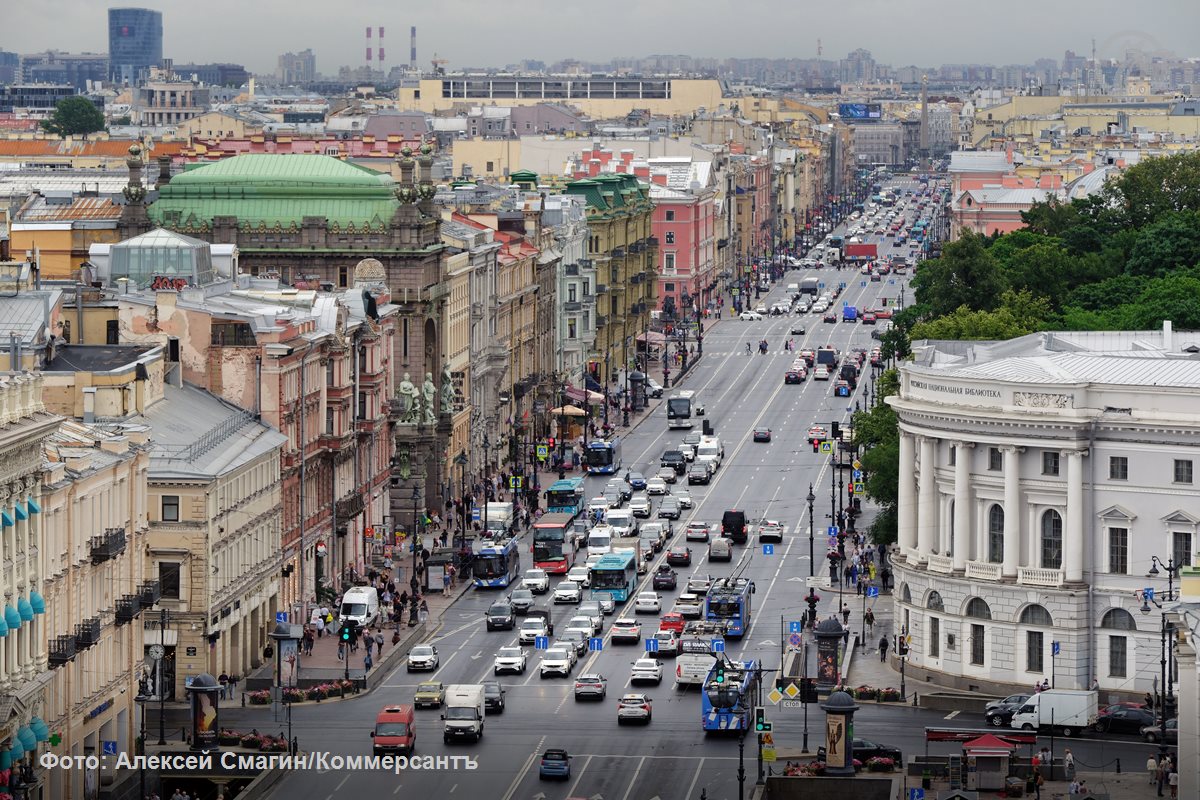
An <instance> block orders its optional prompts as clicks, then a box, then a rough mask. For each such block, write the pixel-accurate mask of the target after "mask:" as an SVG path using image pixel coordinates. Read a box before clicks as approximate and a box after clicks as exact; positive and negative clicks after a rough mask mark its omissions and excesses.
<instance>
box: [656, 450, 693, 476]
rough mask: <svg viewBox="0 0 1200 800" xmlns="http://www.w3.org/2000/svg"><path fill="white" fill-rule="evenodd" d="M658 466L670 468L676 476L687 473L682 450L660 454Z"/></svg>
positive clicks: (685, 459) (685, 460)
mask: <svg viewBox="0 0 1200 800" xmlns="http://www.w3.org/2000/svg"><path fill="white" fill-rule="evenodd" d="M659 466H660V467H670V468H671V469H673V470H675V474H676V475H682V474H683V473H685V472H687V458H686V457H684V455H683V451H682V450H668V451H666V452H665V453H663V454H662V459H661V460H660V461H659Z"/></svg>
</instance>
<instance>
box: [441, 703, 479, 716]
mask: <svg viewBox="0 0 1200 800" xmlns="http://www.w3.org/2000/svg"><path fill="white" fill-rule="evenodd" d="M475 714H476V711H475V707H474V706H449V707H447V708H446V714H445V716H446V719H475Z"/></svg>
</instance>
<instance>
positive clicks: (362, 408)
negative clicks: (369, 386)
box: [358, 392, 367, 419]
mask: <svg viewBox="0 0 1200 800" xmlns="http://www.w3.org/2000/svg"><path fill="white" fill-rule="evenodd" d="M358 418H359V419H366V418H367V393H366V392H359V393H358Z"/></svg>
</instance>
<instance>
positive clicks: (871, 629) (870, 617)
mask: <svg viewBox="0 0 1200 800" xmlns="http://www.w3.org/2000/svg"><path fill="white" fill-rule="evenodd" d="M863 622H865V623H867V635H868V636H874V635H875V611H874V610H873V609H870V608H868V609H867V613H866V614H864V615H863Z"/></svg>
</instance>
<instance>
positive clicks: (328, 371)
mask: <svg viewBox="0 0 1200 800" xmlns="http://www.w3.org/2000/svg"><path fill="white" fill-rule="evenodd" d="M336 380H337V378H336V372H335V371H334V368H333V359H332V358H331V359H329V360H328V361H326V362H325V385H326V386H336V385H337V384H336Z"/></svg>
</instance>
